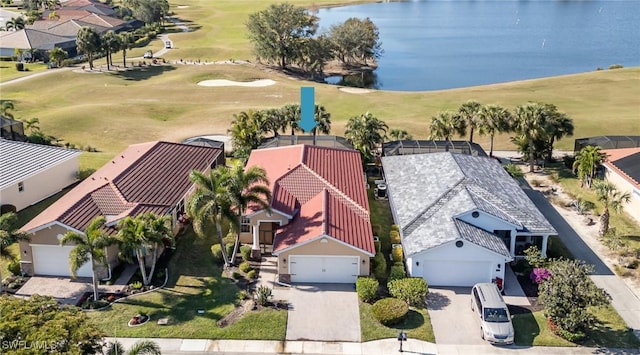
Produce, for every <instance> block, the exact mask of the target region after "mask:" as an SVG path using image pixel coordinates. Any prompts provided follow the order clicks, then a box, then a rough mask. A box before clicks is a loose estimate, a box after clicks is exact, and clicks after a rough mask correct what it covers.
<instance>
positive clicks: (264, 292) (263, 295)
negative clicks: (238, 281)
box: [256, 286, 272, 306]
mask: <svg viewBox="0 0 640 355" xmlns="http://www.w3.org/2000/svg"><path fill="white" fill-rule="evenodd" d="M271 294H272V292H271V289H270V288H269V287H267V286H260V287H258V290H257V291H256V302H258V304H259V305H261V306H266V305H267V304H268V303H269V298H271Z"/></svg>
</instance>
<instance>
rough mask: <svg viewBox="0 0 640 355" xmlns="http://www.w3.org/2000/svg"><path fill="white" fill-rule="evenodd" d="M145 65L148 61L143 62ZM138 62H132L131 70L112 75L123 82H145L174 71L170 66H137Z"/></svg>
mask: <svg viewBox="0 0 640 355" xmlns="http://www.w3.org/2000/svg"><path fill="white" fill-rule="evenodd" d="M145 62H146V63H149V60H148V59H147V60H145ZM138 63H141V62H140V61H137V62H136V61H133V62H132V63H131V64H132V65H133V68H132V69H130V70H127V71H122V72H118V73H113V74H112V75H116V76H120V77H122V78H123V79H124V80H131V81H142V80H147V79H150V78H152V77H155V76H158V75H161V74H163V73H164V72H168V71H173V70H176V68H175V67H174V66H172V65H146V66H138Z"/></svg>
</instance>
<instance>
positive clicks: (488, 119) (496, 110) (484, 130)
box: [477, 105, 512, 157]
mask: <svg viewBox="0 0 640 355" xmlns="http://www.w3.org/2000/svg"><path fill="white" fill-rule="evenodd" d="M511 119H512V117H511V113H510V112H509V111H508V110H507V109H505V108H504V107H502V106H500V105H484V106H482V108H481V109H480V112H479V113H478V122H477V125H478V131H479V132H478V133H479V134H481V135H484V134H488V135H489V137H490V148H489V156H490V157H492V156H493V139H494V137H495V135H496V133H499V132H507V131H509V129H510V123H511Z"/></svg>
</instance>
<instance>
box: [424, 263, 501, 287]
mask: <svg viewBox="0 0 640 355" xmlns="http://www.w3.org/2000/svg"><path fill="white" fill-rule="evenodd" d="M420 263H421V264H422V265H423V266H422V276H423V277H424V279H425V280H426V281H427V284H428V285H429V286H473V285H475V284H477V283H479V282H491V266H492V265H493V264H492V263H491V262H486V261H421V262H420Z"/></svg>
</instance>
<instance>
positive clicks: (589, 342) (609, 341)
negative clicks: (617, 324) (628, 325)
mask: <svg viewBox="0 0 640 355" xmlns="http://www.w3.org/2000/svg"><path fill="white" fill-rule="evenodd" d="M578 343H579V344H580V345H582V346H588V347H593V348H596V347H607V348H628V349H632V348H633V349H638V346H640V345H639V344H640V341H639V340H638V338H636V336H635V335H634V334H633V332H632V331H631V330H630V329H611V327H608V326H607V325H606V324H604V323H603V322H597V323H596V324H595V325H594V326H593V327H592V328H591V329H589V330H588V331H587V332H586V336H585V338H584V339H583V340H582V341H580V342H578Z"/></svg>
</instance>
